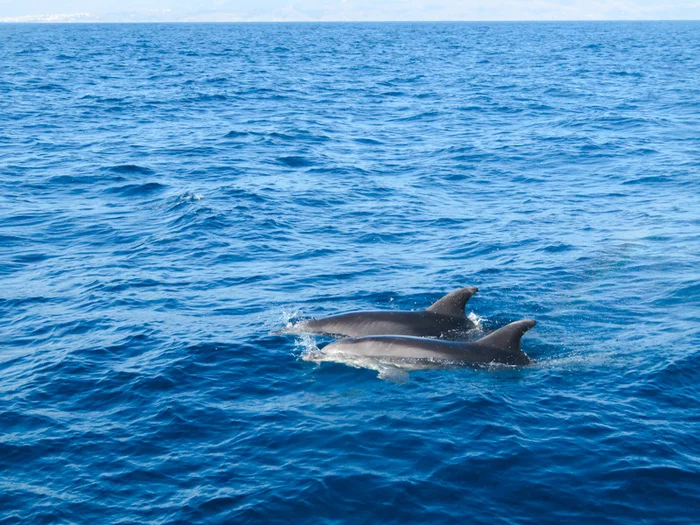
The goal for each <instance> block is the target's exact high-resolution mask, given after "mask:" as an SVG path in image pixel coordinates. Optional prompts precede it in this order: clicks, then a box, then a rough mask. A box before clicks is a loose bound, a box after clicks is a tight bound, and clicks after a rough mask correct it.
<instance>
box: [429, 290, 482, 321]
mask: <svg viewBox="0 0 700 525" xmlns="http://www.w3.org/2000/svg"><path fill="white" fill-rule="evenodd" d="M478 291H479V289H478V288H477V287H475V286H470V287H468V288H460V289H459V290H455V291H454V292H452V293H448V294H447V295H446V296H445V297H443V298H442V299H440V300H439V301H437V302H436V303H433V305H432V306H431V307H430V308H427V311H428V312H433V313H436V314H443V315H451V316H453V317H464V307H465V305H466V304H467V301H468V300H469V298H470V297H471V296H472V295H474V294H475V293H476V292H478Z"/></svg>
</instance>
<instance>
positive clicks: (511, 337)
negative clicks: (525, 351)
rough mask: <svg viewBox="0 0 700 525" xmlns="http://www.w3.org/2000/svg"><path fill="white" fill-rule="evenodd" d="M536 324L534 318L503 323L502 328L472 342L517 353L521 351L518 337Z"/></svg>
mask: <svg viewBox="0 0 700 525" xmlns="http://www.w3.org/2000/svg"><path fill="white" fill-rule="evenodd" d="M536 324H537V321H535V320H534V319H524V320H522V321H515V322H514V323H510V324H507V325H505V326H504V327H503V328H499V329H498V330H496V331H495V332H493V333H491V334H489V335H487V336H486V337H482V338H481V339H479V340H478V341H476V342H475V343H474V344H476V345H480V346H490V347H492V348H499V349H501V350H503V351H506V352H508V353H510V354H517V353H520V352H522V350H520V338H522V336H523V334H525V332H527V331H528V330H529V329H530V328H532V327H533V326H535V325H536Z"/></svg>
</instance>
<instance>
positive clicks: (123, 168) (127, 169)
mask: <svg viewBox="0 0 700 525" xmlns="http://www.w3.org/2000/svg"><path fill="white" fill-rule="evenodd" d="M103 169H104V170H106V171H111V172H113V173H125V174H138V175H153V174H154V173H155V172H154V171H153V170H151V169H150V168H147V167H145V166H138V165H136V164H119V165H117V166H110V167H106V168H103Z"/></svg>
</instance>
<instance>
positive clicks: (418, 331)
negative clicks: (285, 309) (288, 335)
mask: <svg viewBox="0 0 700 525" xmlns="http://www.w3.org/2000/svg"><path fill="white" fill-rule="evenodd" d="M477 291H478V288H475V287H469V288H461V289H459V290H456V291H454V292H452V293H450V294H448V295H446V296H445V297H443V298H442V299H440V300H439V301H437V302H436V303H434V304H433V305H432V306H431V307H430V308H428V309H426V310H421V311H415V312H412V311H394V312H392V311H376V312H375V311H368V312H351V313H347V314H340V315H333V316H331V317H324V318H321V319H310V320H308V321H302V322H300V323H298V324H297V325H296V326H295V327H294V329H295V331H301V332H313V333H320V334H328V335H340V336H347V337H362V336H367V335H382V334H392V335H408V336H415V337H442V338H446V339H450V338H454V337H458V336H459V333H460V332H465V331H467V330H471V329H472V328H474V327H475V325H474V322H473V321H471V320H470V319H469V318H468V317H467V316H466V315H465V314H464V306H465V305H466V304H467V301H469V298H470V297H471V296H472V295H474V294H475V293H476V292H477Z"/></svg>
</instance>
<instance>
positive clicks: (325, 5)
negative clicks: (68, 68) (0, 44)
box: [0, 0, 700, 22]
mask: <svg viewBox="0 0 700 525" xmlns="http://www.w3.org/2000/svg"><path fill="white" fill-rule="evenodd" d="M675 19H681V20H698V19H700V0H502V1H499V0H0V22H267V21H270V22H277V21H280V22H283V21H287V22H292V21H404V20H405V21H408V20H426V21H430V20H675Z"/></svg>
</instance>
